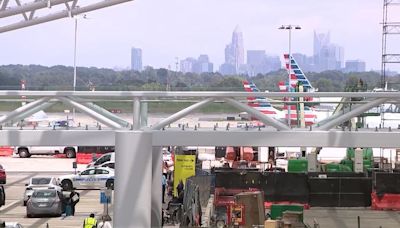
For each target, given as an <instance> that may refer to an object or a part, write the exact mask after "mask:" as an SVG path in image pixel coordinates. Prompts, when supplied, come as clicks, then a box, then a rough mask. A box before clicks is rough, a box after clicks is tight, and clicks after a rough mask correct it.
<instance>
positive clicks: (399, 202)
mask: <svg viewBox="0 0 400 228" xmlns="http://www.w3.org/2000/svg"><path fill="white" fill-rule="evenodd" d="M371 199H372V205H371V209H373V210H400V194H390V193H386V194H383V195H378V194H377V193H376V192H373V193H371Z"/></svg>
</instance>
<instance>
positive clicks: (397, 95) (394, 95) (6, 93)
mask: <svg viewBox="0 0 400 228" xmlns="http://www.w3.org/2000/svg"><path fill="white" fill-rule="evenodd" d="M15 96H27V97H44V96H46V97H47V96H49V97H58V96H64V97H67V96H77V97H98V98H104V99H110V98H113V97H118V98H121V97H130V98H132V97H142V98H147V99H149V98H155V97H156V98H160V97H162V98H165V99H166V98H168V99H171V98H173V99H176V98H190V99H193V98H208V97H213V98H215V99H218V98H225V97H230V98H244V97H266V98H277V97H278V98H281V97H285V96H286V97H287V96H290V97H362V98H391V99H400V92H375V93H374V92H314V93H308V92H303V93H288V92H220V91H209V92H196V91H191V92H164V91H32V90H1V91H0V97H15ZM332 103H335V102H332Z"/></svg>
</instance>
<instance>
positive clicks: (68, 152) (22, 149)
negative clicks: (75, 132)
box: [14, 146, 77, 158]
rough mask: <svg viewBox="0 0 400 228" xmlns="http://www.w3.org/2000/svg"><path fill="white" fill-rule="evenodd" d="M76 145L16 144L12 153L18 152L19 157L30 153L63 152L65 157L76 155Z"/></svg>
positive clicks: (51, 153)
mask: <svg viewBox="0 0 400 228" xmlns="http://www.w3.org/2000/svg"><path fill="white" fill-rule="evenodd" d="M76 151H77V147H75V146H67V147H65V146H16V147H14V154H18V155H19V156H20V157H21V158H29V157H31V155H54V154H60V153H62V154H65V156H66V157H67V158H75V157H76Z"/></svg>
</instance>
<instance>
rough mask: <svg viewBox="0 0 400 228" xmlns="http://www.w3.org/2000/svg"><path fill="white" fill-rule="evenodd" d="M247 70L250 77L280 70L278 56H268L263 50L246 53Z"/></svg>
mask: <svg viewBox="0 0 400 228" xmlns="http://www.w3.org/2000/svg"><path fill="white" fill-rule="evenodd" d="M247 68H248V72H247V73H248V74H249V76H250V77H252V76H256V75H257V74H265V73H268V72H271V71H275V70H279V69H280V68H281V61H280V59H279V57H278V56H268V55H266V53H265V51H264V50H248V51H247Z"/></svg>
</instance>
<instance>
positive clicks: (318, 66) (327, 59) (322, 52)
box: [313, 31, 344, 72]
mask: <svg viewBox="0 0 400 228" xmlns="http://www.w3.org/2000/svg"><path fill="white" fill-rule="evenodd" d="M313 59H314V69H313V70H314V71H316V72H321V71H325V70H340V69H342V68H343V59H344V49H343V47H341V46H339V45H336V44H332V43H330V33H329V32H328V33H317V32H315V31H314V56H313Z"/></svg>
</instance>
